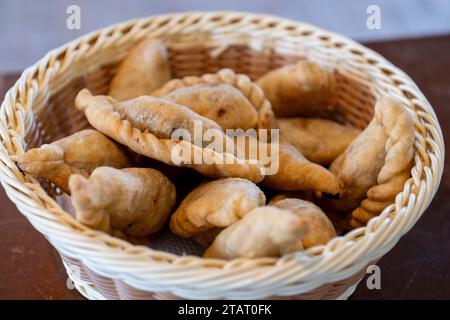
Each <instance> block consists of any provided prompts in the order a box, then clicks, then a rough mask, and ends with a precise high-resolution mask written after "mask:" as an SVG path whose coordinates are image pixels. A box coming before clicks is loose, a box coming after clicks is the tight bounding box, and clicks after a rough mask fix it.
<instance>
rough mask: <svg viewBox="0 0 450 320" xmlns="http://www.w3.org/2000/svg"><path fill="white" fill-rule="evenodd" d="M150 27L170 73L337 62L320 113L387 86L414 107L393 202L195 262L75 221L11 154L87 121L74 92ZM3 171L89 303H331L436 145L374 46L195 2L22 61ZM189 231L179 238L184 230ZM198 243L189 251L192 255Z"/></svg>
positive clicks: (437, 135) (104, 85)
mask: <svg viewBox="0 0 450 320" xmlns="http://www.w3.org/2000/svg"><path fill="white" fill-rule="evenodd" d="M147 36H153V37H160V38H162V39H163V40H164V41H165V43H166V45H167V46H168V48H169V55H170V63H171V69H172V75H173V77H177V78H178V77H183V76H186V75H202V74H204V73H212V72H216V71H218V70H220V69H222V68H225V67H227V68H231V69H233V70H234V71H236V72H238V73H244V74H247V75H248V76H250V78H252V79H257V78H258V77H260V76H261V75H263V74H265V73H266V72H268V71H269V70H272V69H274V68H277V67H280V66H282V65H284V64H287V63H293V62H296V61H298V60H301V59H307V60H311V61H314V62H317V63H319V64H321V65H324V66H326V67H328V68H330V69H331V70H334V72H335V74H336V79H337V90H336V91H337V94H336V96H335V98H334V99H333V101H332V105H333V106H334V107H335V110H336V111H335V112H334V113H333V114H330V115H324V116H326V117H331V118H333V119H335V120H336V121H339V122H341V123H345V124H349V125H352V126H354V127H357V128H364V127H365V126H366V125H367V124H368V123H369V122H370V120H371V119H372V115H373V106H374V104H375V101H376V100H377V99H378V98H379V97H381V96H383V95H390V96H392V97H395V98H397V99H399V100H401V101H402V102H403V103H404V104H405V106H406V107H407V108H408V109H409V110H410V111H411V114H412V115H413V116H414V124H415V135H416V143H415V147H416V150H415V153H416V154H415V160H414V161H415V163H414V167H413V168H412V170H411V178H410V179H409V180H408V181H407V182H406V183H405V186H404V189H403V191H402V192H400V193H399V194H398V195H397V197H396V199H395V202H394V203H392V204H391V205H390V206H388V207H387V208H386V209H385V210H384V211H383V212H382V213H381V214H380V216H379V217H376V218H373V219H372V220H371V221H369V223H368V224H367V226H366V227H363V228H358V229H355V230H353V231H351V232H349V233H347V234H345V235H344V236H340V237H336V238H334V239H332V240H331V241H330V242H329V243H328V244H326V245H323V246H317V247H313V248H310V249H308V250H306V251H303V252H298V253H293V254H288V255H285V256H283V257H281V258H279V259H277V258H258V259H246V258H242V259H235V260H232V261H224V260H214V259H202V258H200V257H198V256H196V255H195V254H199V253H200V252H199V251H198V249H195V245H193V244H190V243H189V242H184V243H181V242H180V239H178V238H176V237H171V236H162V237H160V238H158V241H157V243H156V242H155V243H154V244H153V246H152V245H150V248H149V247H145V246H138V245H133V244H131V243H128V242H125V241H122V240H120V239H117V238H114V237H111V236H109V235H107V234H104V233H102V232H98V231H95V230H91V229H89V228H87V227H85V226H83V225H81V224H80V223H78V222H77V221H76V220H75V219H74V218H73V217H72V216H71V215H70V214H69V213H68V212H67V211H65V210H64V209H63V208H62V207H61V206H60V204H59V203H58V202H57V201H56V199H57V197H58V190H56V188H54V187H53V186H51V185H49V184H48V183H46V182H43V181H37V180H36V179H33V178H32V177H30V176H24V175H23V173H22V172H21V171H20V170H19V169H18V168H17V166H16V164H15V162H14V159H15V157H16V156H18V155H20V154H22V153H23V152H24V151H25V150H26V149H29V148H32V147H37V146H40V145H41V144H43V143H48V142H51V141H54V140H56V139H58V138H61V137H64V136H67V135H69V134H71V133H73V132H76V131H79V130H81V129H83V128H86V127H88V123H87V121H86V119H85V117H84V115H83V114H82V113H81V112H79V111H78V110H77V109H76V108H75V107H74V98H75V96H76V94H77V93H78V92H79V90H81V89H83V88H88V89H90V90H91V91H92V92H93V93H94V94H104V93H106V92H107V91H108V87H109V83H110V81H111V79H112V77H113V76H114V74H115V73H116V69H117V65H118V63H119V62H120V61H121V59H123V57H124V56H125V55H126V53H127V51H128V49H129V48H130V47H131V46H132V45H133V44H135V43H136V42H138V41H139V40H141V39H143V38H144V37H147ZM0 139H1V142H2V144H1V150H0V156H1V157H0V178H1V181H2V185H3V186H4V188H5V190H6V193H7V195H8V196H9V198H10V199H11V200H12V201H13V202H14V203H15V204H16V205H17V208H18V209H19V211H20V212H21V213H23V214H24V215H25V216H26V217H27V218H28V219H29V221H30V222H31V223H32V225H33V226H34V227H35V228H36V229H37V230H38V231H39V232H41V233H42V234H44V235H45V236H46V238H47V239H48V240H49V241H50V242H51V244H52V245H53V246H54V247H55V248H56V249H57V250H58V252H59V253H60V255H61V257H62V260H63V263H64V266H65V267H66V270H67V272H68V275H69V277H70V278H71V279H72V281H73V282H74V284H75V287H76V288H77V289H78V290H79V291H80V292H81V293H82V294H83V295H84V296H86V297H88V298H90V299H176V298H189V299H223V298H225V299H261V298H278V299H342V298H347V297H348V296H349V295H350V294H351V293H352V292H353V291H354V289H355V287H356V285H357V284H358V282H359V281H360V280H361V279H362V277H363V276H364V274H365V271H366V267H367V266H368V265H370V264H373V263H375V262H376V261H378V260H379V259H380V258H381V257H382V256H383V255H384V254H385V253H386V252H388V251H389V250H390V249H391V248H392V247H393V246H394V245H395V244H396V243H397V241H398V240H399V239H400V238H401V236H403V235H404V234H405V233H406V232H407V231H408V230H409V229H410V228H411V227H412V226H413V225H414V224H415V223H416V221H417V220H418V219H419V217H420V216H421V215H422V213H423V212H424V211H425V209H426V208H427V206H428V205H429V203H430V201H431V200H432V198H433V196H434V194H435V192H436V190H437V187H438V185H439V182H440V179H441V176H442V171H443V164H444V144H443V138H442V132H441V129H440V126H439V123H438V121H437V118H436V115H435V113H434V111H433V109H432V107H431V106H430V105H429V103H428V101H427V100H426V98H425V97H424V96H423V94H422V93H421V92H420V90H419V89H418V88H417V86H416V85H415V84H414V82H413V81H412V80H411V79H410V78H409V77H408V76H407V75H406V74H405V73H403V72H402V71H401V70H399V69H398V68H396V67H395V66H393V65H392V64H391V63H389V62H388V61H386V60H385V59H384V58H383V57H381V56H380V55H378V54H377V53H375V52H373V51H371V50H369V49H367V48H365V47H363V46H361V45H360V44H358V43H356V42H353V41H351V40H349V39H347V38H345V37H342V36H340V35H337V34H333V33H330V32H327V31H324V30H321V29H319V28H317V27H314V26H311V25H308V24H305V23H300V22H294V21H290V20H286V19H281V18H277V17H273V16H266V15H255V14H248V13H235V12H210V13H206V12H198V13H197V12H192V13H183V14H168V15H162V16H153V17H149V18H144V19H137V20H131V21H128V22H125V23H121V24H117V25H113V26H111V27H108V28H106V29H102V30H100V31H97V32H93V33H91V34H88V35H86V36H83V37H81V38H79V39H77V40H75V41H73V42H71V43H69V44H66V45H64V46H62V47H60V48H58V49H56V50H53V51H50V52H49V53H48V54H47V55H46V56H45V57H44V58H43V59H42V60H40V61H39V62H38V63H36V64H35V65H33V66H32V67H30V68H28V69H27V70H25V71H24V73H23V74H22V76H21V77H20V79H19V80H18V81H17V83H16V84H15V85H14V86H13V87H12V88H11V89H10V90H9V91H8V93H7V94H6V97H5V100H4V102H3V104H2V106H1V117H0ZM182 241H188V240H182ZM196 250H197V251H196Z"/></svg>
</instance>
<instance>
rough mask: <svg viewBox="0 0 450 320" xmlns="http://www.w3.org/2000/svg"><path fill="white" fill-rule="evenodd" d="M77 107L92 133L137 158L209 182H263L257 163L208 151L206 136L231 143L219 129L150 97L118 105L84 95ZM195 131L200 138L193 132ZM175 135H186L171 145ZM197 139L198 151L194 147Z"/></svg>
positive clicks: (77, 101) (191, 114)
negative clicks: (234, 179) (183, 169)
mask: <svg viewBox="0 0 450 320" xmlns="http://www.w3.org/2000/svg"><path fill="white" fill-rule="evenodd" d="M75 104H76V106H77V108H78V109H80V110H83V111H84V113H85V115H86V117H87V119H88V121H89V123H90V124H91V125H92V126H93V127H95V128H96V129H97V130H99V131H101V132H103V133H104V134H106V135H108V136H109V137H111V138H113V139H114V140H116V141H118V142H120V143H122V144H124V145H126V146H128V147H129V148H130V149H132V150H134V151H135V152H137V153H138V154H141V155H145V156H147V157H150V158H153V159H156V160H159V161H162V162H164V163H166V164H170V165H176V166H185V167H190V168H193V169H195V170H197V171H199V172H200V173H202V174H204V175H206V176H210V177H237V178H245V179H249V180H251V181H254V182H259V181H261V180H262V179H263V176H264V166H263V165H262V164H260V163H259V162H258V161H247V160H245V159H238V158H237V157H236V155H235V154H233V153H228V152H217V151H215V150H214V148H208V144H211V141H205V140H204V136H203V133H205V132H209V133H211V132H214V134H215V136H214V137H213V138H214V139H213V140H216V138H217V140H218V141H221V142H226V141H227V140H229V139H230V138H229V137H227V136H226V134H225V133H224V131H223V129H222V128H221V127H220V126H219V125H218V124H217V123H215V122H214V121H212V120H210V119H208V118H205V117H202V116H200V115H198V114H197V113H195V112H193V111H192V110H190V109H189V108H187V107H184V106H182V105H178V104H176V103H173V102H170V101H167V100H163V99H159V98H155V97H150V96H142V97H139V98H135V99H132V100H128V101H123V102H118V101H115V100H114V99H113V98H111V97H108V96H92V94H91V93H90V92H89V91H88V90H87V89H84V90H82V91H80V93H79V94H78V95H77V98H76V101H75ZM198 126H199V127H200V132H197V131H198V130H196V128H198ZM179 131H183V132H184V133H186V134H187V135H189V137H188V138H187V141H186V140H183V139H182V140H175V139H172V138H173V137H172V136H173V135H174V133H177V132H179ZM199 133H200V134H202V137H200V142H201V145H200V146H199V145H197V144H194V143H195V142H196V141H194V140H195V137H196V136H198V134H199ZM182 137H184V136H182ZM231 143H232V142H231ZM222 147H223V146H222ZM180 151H182V152H183V155H182V156H179V152H180Z"/></svg>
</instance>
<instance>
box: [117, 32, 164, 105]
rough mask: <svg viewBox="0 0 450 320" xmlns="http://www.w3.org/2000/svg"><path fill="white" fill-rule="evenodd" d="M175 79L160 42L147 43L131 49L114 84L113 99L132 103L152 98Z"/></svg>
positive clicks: (144, 41)
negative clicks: (139, 98) (154, 93)
mask: <svg viewBox="0 0 450 320" xmlns="http://www.w3.org/2000/svg"><path fill="white" fill-rule="evenodd" d="M170 78H171V75H170V64H169V59H168V54H167V49H166V47H165V45H164V44H163V42H162V41H161V40H159V39H154V38H148V39H144V40H142V41H141V42H139V43H138V44H137V45H135V46H134V47H133V48H131V50H130V52H129V53H128V55H127V56H126V57H125V59H124V60H123V61H122V62H121V63H120V65H119V67H118V69H117V74H116V75H115V76H114V78H113V79H112V81H111V85H110V87H109V95H110V96H111V97H113V98H115V99H116V100H129V99H132V98H136V97H140V96H144V95H149V94H150V93H151V92H152V91H154V90H156V89H158V88H160V87H162V86H163V85H164V84H165V83H166V82H167V81H169V80H170Z"/></svg>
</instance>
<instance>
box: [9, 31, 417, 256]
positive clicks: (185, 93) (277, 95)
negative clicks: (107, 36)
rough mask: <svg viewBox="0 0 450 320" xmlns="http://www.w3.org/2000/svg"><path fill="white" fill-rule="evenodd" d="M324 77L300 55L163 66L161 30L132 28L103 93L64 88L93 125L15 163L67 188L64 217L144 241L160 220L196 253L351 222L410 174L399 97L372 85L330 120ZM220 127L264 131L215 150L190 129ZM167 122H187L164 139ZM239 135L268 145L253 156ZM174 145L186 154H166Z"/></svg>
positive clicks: (268, 248)
mask: <svg viewBox="0 0 450 320" xmlns="http://www.w3.org/2000/svg"><path fill="white" fill-rule="evenodd" d="M337 90H338V89H337V85H336V78H335V73H334V71H332V70H329V69H327V68H325V67H323V66H320V65H318V64H315V63H312V62H308V61H299V62H297V63H296V64H292V65H286V66H284V67H281V68H279V69H275V70H272V71H270V72H268V73H267V74H266V75H264V76H262V77H261V78H260V79H258V80H257V81H256V82H253V81H252V80H251V79H250V78H249V77H248V76H246V75H243V74H236V73H235V72H233V71H232V70H230V69H223V70H221V71H219V72H217V73H215V74H205V75H203V76H188V77H184V78H182V79H172V75H171V67H170V62H169V55H168V50H167V48H166V46H165V44H164V42H163V41H162V40H160V39H152V38H150V39H144V40H143V41H141V42H140V43H138V44H137V45H136V46H135V47H133V48H132V49H131V50H130V52H129V54H128V56H126V57H125V58H124V60H123V61H122V62H121V63H120V65H119V67H118V70H117V73H116V75H115V76H114V77H113V79H112V81H111V84H110V89H109V92H108V93H107V95H93V94H92V93H91V92H90V91H89V90H88V89H83V90H82V91H80V93H79V94H78V95H77V97H76V100H75V106H76V108H78V109H79V110H81V111H82V112H84V114H85V116H86V118H87V120H88V122H89V123H90V125H91V127H92V128H90V129H86V130H83V131H80V132H76V133H74V134H72V135H70V136H68V137H65V138H62V139H60V140H57V141H54V142H52V143H50V144H45V145H42V146H41V147H39V148H35V149H31V150H28V151H27V152H26V153H24V154H23V155H22V156H20V157H18V158H17V165H18V166H19V168H20V169H21V170H22V171H23V172H24V173H26V174H29V175H31V176H33V177H34V178H37V179H45V180H46V181H49V182H51V183H53V185H54V186H56V187H58V188H59V189H60V190H61V191H62V192H63V193H65V194H67V195H69V196H70V199H71V200H70V201H71V203H72V206H73V209H74V212H75V216H76V219H77V220H79V221H80V222H81V223H83V224H85V225H86V226H89V227H91V228H93V229H97V230H100V231H104V232H107V233H109V234H111V235H114V236H117V237H120V238H123V239H128V240H130V241H134V240H132V239H137V238H138V239H148V241H150V242H151V237H149V235H151V234H154V233H156V232H158V231H160V230H161V229H162V228H163V227H164V226H169V228H170V230H171V232H173V233H174V234H176V235H177V236H179V237H180V238H193V239H195V240H196V241H197V242H198V243H199V244H201V245H203V246H204V247H205V252H204V256H205V257H209V258H222V259H233V258H238V257H248V258H254V257H277V256H281V255H283V254H286V253H290V252H294V251H299V250H305V249H307V248H310V247H313V246H317V245H324V244H326V243H327V242H328V241H329V240H330V239H332V238H333V237H335V236H336V235H337V234H341V233H342V232H345V231H348V230H350V229H352V228H355V227H360V226H364V225H365V224H366V223H367V222H368V221H369V220H370V219H371V218H372V217H375V216H377V215H379V214H380V212H381V211H383V209H384V208H385V207H386V206H388V205H389V204H391V203H393V202H394V200H395V199H394V198H395V196H396V195H397V194H398V193H399V192H400V191H401V190H402V189H403V186H404V184H405V182H406V180H407V179H409V178H410V171H411V167H412V162H413V156H414V130H413V118H412V116H411V114H410V113H409V112H408V110H407V109H406V108H405V107H404V106H403V105H402V103H401V102H400V101H397V100H394V99H392V98H389V97H382V98H381V99H379V100H378V101H377V103H376V105H375V106H374V110H375V112H374V117H373V120H372V121H371V122H370V124H369V125H368V126H367V127H366V129H365V130H363V131H360V130H357V129H354V128H351V127H348V126H345V125H342V124H340V123H337V122H335V121H333V120H330V119H332V118H333V114H334V113H335V112H336V110H337V108H338V106H337V105H336V103H335V102H334V101H335V99H334V100H333V98H334V97H335V95H336V92H337ZM198 124H201V126H200V129H199V128H198V127H197V125H198ZM231 129H234V130H242V132H245V131H246V130H249V129H254V130H265V132H267V137H266V138H265V139H264V140H263V139H262V138H261V137H260V136H249V137H248V139H247V140H244V141H246V142H245V143H243V144H241V145H238V147H236V148H233V149H232V150H229V149H226V148H224V149H223V150H222V151H218V150H217V148H212V147H211V146H210V144H208V143H206V142H205V141H200V142H198V141H195V139H194V138H193V137H194V136H195V134H196V133H199V132H198V131H199V130H200V131H201V132H200V133H202V134H203V133H208V134H211V132H213V135H214V137H215V141H216V142H217V141H220V143H223V144H227V143H228V142H234V140H233V139H234V138H233V137H230V136H229V135H228V134H227V133H228V131H229V130H231ZM178 132H184V133H185V134H187V136H183V139H179V140H174V139H173V136H174V134H176V133H178ZM275 134H276V135H275ZM275 138H276V139H275ZM252 142H257V146H258V147H257V148H258V150H261V149H265V148H267V149H269V148H268V147H270V150H271V152H272V153H274V154H275V153H276V155H277V156H276V157H273V158H270V159H271V160H270V161H269V162H268V161H265V159H264V158H263V157H262V156H261V155H260V153H258V152H256V153H252V152H251V151H252V150H251V145H252ZM180 150H189V153H188V157H186V156H185V155H183V157H174V154H177V152H179V151H180ZM258 150H257V151H258ZM272 155H273V154H272ZM198 159H201V160H202V161H201V162H198V161H194V160H198ZM273 167H275V168H277V170H275V171H274V172H269V168H273ZM183 173H187V174H183ZM169 177H170V179H169ZM192 177H195V178H192ZM193 181H194V183H193ZM268 198H270V200H268Z"/></svg>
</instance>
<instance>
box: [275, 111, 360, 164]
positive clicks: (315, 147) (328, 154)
mask: <svg viewBox="0 0 450 320" xmlns="http://www.w3.org/2000/svg"><path fill="white" fill-rule="evenodd" d="M277 122H278V125H279V127H280V131H281V134H282V135H283V137H285V138H286V140H287V141H289V142H290V143H291V144H292V145H293V146H294V147H296V148H297V149H298V150H299V151H300V152H301V153H302V154H303V155H304V156H305V157H306V158H307V159H308V160H310V161H312V162H315V163H318V164H320V165H323V166H329V165H330V164H331V163H332V162H333V160H334V159H336V158H337V157H338V156H339V155H340V154H341V153H342V152H344V151H345V149H346V148H347V146H348V145H349V144H350V143H351V142H352V141H353V139H355V138H356V137H357V136H358V135H359V134H360V133H361V131H360V130H358V129H353V128H350V127H346V126H343V125H341V124H339V123H337V122H334V121H331V120H326V119H320V118H282V119H278V121H277Z"/></svg>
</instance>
